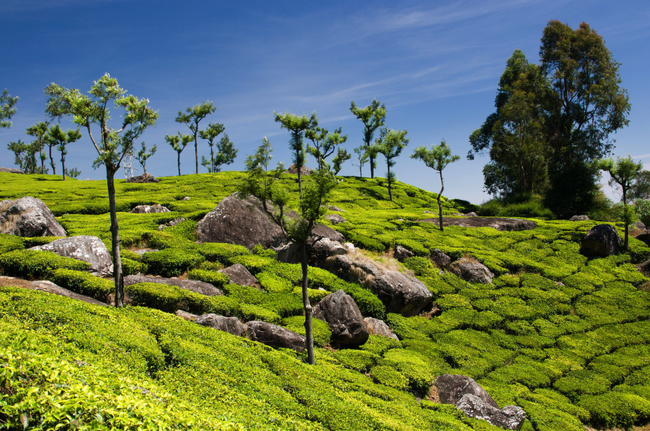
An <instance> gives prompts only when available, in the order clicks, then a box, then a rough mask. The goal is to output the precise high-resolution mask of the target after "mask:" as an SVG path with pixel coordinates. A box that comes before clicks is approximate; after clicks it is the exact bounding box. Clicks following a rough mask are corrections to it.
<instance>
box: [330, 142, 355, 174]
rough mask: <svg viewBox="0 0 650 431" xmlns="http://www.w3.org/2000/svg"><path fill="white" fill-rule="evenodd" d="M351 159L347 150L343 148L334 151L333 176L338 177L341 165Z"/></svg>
mask: <svg viewBox="0 0 650 431" xmlns="http://www.w3.org/2000/svg"><path fill="white" fill-rule="evenodd" d="M351 158H352V155H351V154H350V153H348V150H346V149H345V148H339V149H338V150H337V151H336V156H334V158H333V159H332V170H333V171H334V175H338V174H339V172H341V168H342V167H343V163H345V162H346V161H348V160H350V159H351Z"/></svg>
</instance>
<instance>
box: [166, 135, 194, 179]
mask: <svg viewBox="0 0 650 431" xmlns="http://www.w3.org/2000/svg"><path fill="white" fill-rule="evenodd" d="M165 141H166V142H167V143H168V144H169V145H171V147H172V148H173V149H174V151H176V154H177V156H178V157H177V160H178V176H179V177H180V176H181V153H182V152H183V150H184V149H185V147H187V144H189V143H190V142H192V136H190V135H183V134H182V133H181V132H178V135H165Z"/></svg>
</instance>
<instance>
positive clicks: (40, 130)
mask: <svg viewBox="0 0 650 431" xmlns="http://www.w3.org/2000/svg"><path fill="white" fill-rule="evenodd" d="M49 125H50V122H49V121H39V122H38V123H36V124H34V125H33V126H30V127H29V128H28V129H27V134H28V135H29V136H34V137H35V138H36V140H35V141H34V142H32V144H31V145H32V148H31V150H34V151H33V154H36V152H38V153H39V155H40V156H41V173H42V174H44V173H45V159H46V158H47V156H45V152H44V151H43V150H44V149H45V145H47V134H48V126H49ZM44 156H45V157H44ZM50 161H51V163H52V164H53V163H54V160H53V159H52V147H50ZM55 174H56V172H55Z"/></svg>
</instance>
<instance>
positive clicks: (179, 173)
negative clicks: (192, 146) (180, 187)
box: [178, 153, 181, 177]
mask: <svg viewBox="0 0 650 431" xmlns="http://www.w3.org/2000/svg"><path fill="white" fill-rule="evenodd" d="M178 176H179V177H180V176H181V153H178Z"/></svg>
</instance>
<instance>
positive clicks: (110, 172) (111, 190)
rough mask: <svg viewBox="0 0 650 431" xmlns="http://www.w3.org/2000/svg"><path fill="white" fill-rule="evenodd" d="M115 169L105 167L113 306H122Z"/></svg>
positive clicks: (122, 286) (122, 281) (122, 283)
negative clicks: (110, 241) (111, 260)
mask: <svg viewBox="0 0 650 431" xmlns="http://www.w3.org/2000/svg"><path fill="white" fill-rule="evenodd" d="M115 172H116V170H115V169H110V168H109V167H108V166H107V167H106V183H107V184H108V202H109V205H110V212H111V240H112V241H113V243H112V248H113V275H114V276H115V306H116V307H122V306H124V279H123V278H122V261H121V259H120V229H119V227H118V225H117V207H116V205H115V181H114V179H115Z"/></svg>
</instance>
